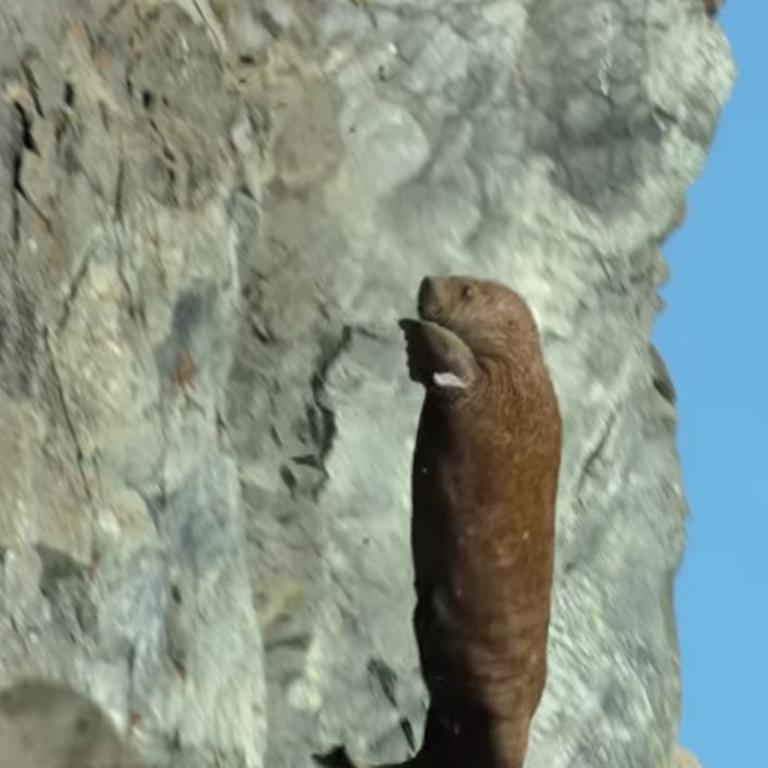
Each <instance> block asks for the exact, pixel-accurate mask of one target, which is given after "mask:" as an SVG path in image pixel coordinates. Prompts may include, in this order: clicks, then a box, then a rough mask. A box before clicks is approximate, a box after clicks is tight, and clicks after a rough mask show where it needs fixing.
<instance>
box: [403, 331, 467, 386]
mask: <svg viewBox="0 0 768 768" xmlns="http://www.w3.org/2000/svg"><path fill="white" fill-rule="evenodd" d="M399 325H400V327H401V328H402V329H403V332H404V333H405V340H406V345H407V352H408V372H409V374H410V377H411V379H412V380H413V381H416V382H418V383H420V384H423V385H424V386H425V387H437V388H439V389H448V388H450V389H466V388H467V387H469V386H470V385H471V384H472V382H473V381H474V380H475V378H476V377H477V373H478V365H477V360H475V356H474V354H473V353H472V350H471V349H470V348H469V347H468V346H467V345H466V344H465V343H464V341H462V340H461V339H460V338H459V337H458V336H457V335H456V334H455V333H453V331H450V330H448V329H447V328H444V327H443V326H441V325H438V324H437V323H433V322H429V321H426V320H409V319H405V320H401V321H400V323H399Z"/></svg>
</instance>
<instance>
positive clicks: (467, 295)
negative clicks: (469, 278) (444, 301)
mask: <svg viewBox="0 0 768 768" xmlns="http://www.w3.org/2000/svg"><path fill="white" fill-rule="evenodd" d="M474 295H475V291H474V289H473V288H472V286H471V285H469V284H468V283H467V284H466V285H462V286H461V298H462V299H463V300H464V301H469V300H470V299H471V298H472V297H473V296H474Z"/></svg>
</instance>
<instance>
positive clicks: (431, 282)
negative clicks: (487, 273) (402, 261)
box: [400, 276, 539, 390]
mask: <svg viewBox="0 0 768 768" xmlns="http://www.w3.org/2000/svg"><path fill="white" fill-rule="evenodd" d="M417 304H418V315H419V319H418V320H414V319H403V320H401V321H400V327H401V328H402V329H403V331H404V332H405V337H406V342H407V348H408V367H409V371H410V375H411V378H412V379H413V380H414V381H418V382H420V383H422V384H424V386H426V387H428V388H435V387H436V388H438V389H445V390H467V389H470V388H471V387H472V385H473V384H474V383H475V381H477V379H478V377H479V376H480V375H481V374H482V372H483V371H487V370H488V369H489V368H490V367H492V366H493V365H494V364H495V363H498V364H501V365H506V364H507V363H509V362H510V361H511V360H513V359H514V358H516V357H520V358H522V359H528V360H530V359H532V357H531V353H532V352H533V353H534V355H535V356H537V355H538V346H539V334H538V329H537V328H536V322H535V320H534V318H533V315H532V314H531V311H530V309H529V307H528V305H527V304H526V303H525V301H524V300H523V299H522V297H521V296H520V295H519V294H517V293H516V292H515V291H513V290H511V289H510V288H507V287H506V286H504V285H502V284H501V283H497V282H495V281H492V280H478V279H476V278H472V277H465V276H449V277H425V278H424V279H423V280H422V281H421V285H420V286H419V292H418V299H417ZM519 353H524V354H519Z"/></svg>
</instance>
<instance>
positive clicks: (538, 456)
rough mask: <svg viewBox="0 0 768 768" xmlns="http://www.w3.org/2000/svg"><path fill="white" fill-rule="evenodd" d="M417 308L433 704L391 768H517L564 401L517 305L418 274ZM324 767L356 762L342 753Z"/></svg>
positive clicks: (414, 369)
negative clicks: (407, 754) (409, 749)
mask: <svg viewBox="0 0 768 768" xmlns="http://www.w3.org/2000/svg"><path fill="white" fill-rule="evenodd" d="M418 305H419V307H418V308H419V319H418V320H402V321H401V322H400V325H401V327H402V328H403V330H404V332H405V336H406V341H407V346H408V365H409V370H410V375H411V378H412V379H413V380H414V381H417V382H420V383H421V384H423V385H424V387H425V389H426V397H425V399H424V405H423V408H422V412H421V418H420V421H419V427H418V433H417V438H416V449H415V452H414V458H413V475H412V495H413V517H412V529H411V537H412V548H413V564H414V572H415V586H416V598H417V602H416V610H415V613H414V629H415V632H416V639H417V643H418V648H419V655H420V661H421V669H422V674H423V677H424V680H425V683H426V686H427V689H428V692H429V697H430V704H429V711H428V715H427V723H426V728H425V733H424V741H423V744H422V747H421V749H420V750H419V752H418V753H417V754H416V755H415V756H414V757H413V758H411V759H410V760H408V761H407V762H405V763H402V764H400V765H401V766H402V768H405V766H410V767H411V768H521V767H522V765H523V760H524V757H525V752H526V748H527V744H528V732H529V728H530V723H531V719H532V717H533V714H534V712H535V711H536V708H537V706H538V704H539V700H540V699H541V695H542V691H543V689H544V682H545V678H546V651H547V635H548V629H549V615H550V593H551V588H552V571H553V559H554V533H555V528H554V515H555V495H556V488H557V476H558V471H559V465H560V446H561V425H560V414H559V410H558V406H557V400H556V397H555V393H554V390H553V387H552V383H551V381H550V378H549V374H548V372H547V369H546V366H545V364H544V360H543V357H542V354H541V348H540V343H539V334H538V330H537V328H536V324H535V321H534V319H533V317H532V315H531V312H530V310H529V309H528V307H527V305H526V304H525V302H524V301H523V300H522V299H521V298H520V297H519V296H518V295H517V294H516V293H514V292H513V291H511V290H509V289H507V288H505V287H504V286H502V285H499V284H498V283H494V282H489V281H479V280H474V279H470V278H463V277H447V278H425V279H424V280H423V281H422V284H421V287H420V289H419V298H418ZM327 764H328V765H331V764H333V765H352V763H351V762H350V761H349V760H348V758H347V757H346V754H345V753H344V751H343V750H341V751H340V752H339V753H336V754H334V756H333V759H332V760H331V761H328V762H327ZM383 768H396V767H395V766H389V767H383Z"/></svg>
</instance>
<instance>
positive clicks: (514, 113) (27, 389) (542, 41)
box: [0, 0, 733, 768]
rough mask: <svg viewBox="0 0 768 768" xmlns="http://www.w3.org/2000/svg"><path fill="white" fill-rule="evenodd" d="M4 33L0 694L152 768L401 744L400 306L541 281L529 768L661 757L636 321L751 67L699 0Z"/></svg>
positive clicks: (415, 680)
mask: <svg viewBox="0 0 768 768" xmlns="http://www.w3.org/2000/svg"><path fill="white" fill-rule="evenodd" d="M0 43H1V44H0V93H1V94H2V98H1V99H0V187H2V190H3V191H2V194H0V418H2V422H3V425H4V429H3V430H2V431H1V432H0V688H4V689H8V695H9V696H12V695H15V694H14V692H15V691H17V690H18V686H22V685H23V684H24V681H27V680H34V681H38V682H37V683H35V684H36V685H49V686H53V687H54V688H55V690H56V691H58V693H56V694H51V696H52V697H53V698H52V699H51V700H52V701H55V702H60V701H63V700H64V699H61V698H56V696H59V697H65V696H71V697H74V698H72V701H73V702H81V698H79V697H83V698H82V701H86V702H90V704H93V706H94V707H95V709H94V711H96V712H98V713H100V714H101V715H102V716H103V717H104V718H105V723H106V724H107V725H105V726H104V729H105V730H104V731H103V733H104V734H107V733H108V734H110V736H109V738H118V736H119V737H122V739H123V741H124V743H125V744H126V745H129V747H130V749H131V750H132V751H133V752H134V754H137V755H140V756H141V759H142V761H143V762H144V763H145V764H146V765H148V766H177V767H178V768H181V767H182V766H183V768H198V767H199V768H209V767H210V768H213V767H214V766H216V767H217V768H243V767H244V768H261V767H262V766H264V767H265V768H309V767H310V766H312V765H314V763H313V760H312V754H313V753H322V752H326V751H328V750H330V749H332V748H334V747H335V746H337V745H339V744H345V745H346V746H347V747H348V749H349V750H350V752H352V753H353V754H355V755H356V756H358V757H360V758H363V759H366V760H383V759H395V758H401V757H404V756H405V755H406V754H408V752H409V751H410V750H411V749H412V748H413V747H414V745H415V744H417V743H418V741H419V740H420V736H421V728H422V724H423V723H422V720H423V714H424V704H425V702H424V689H423V686H422V683H421V680H420V678H419V674H418V665H417V658H416V649H415V645H414V640H413V635H412V632H411V628H410V612H411V608H412V603H413V595H412V591H411V565H410V552H409V541H408V514H409V466H410V452H411V448H412V445H413V437H414V430H415V422H416V418H417V415H418V409H419V405H420V393H419V391H418V390H417V388H416V387H415V386H414V385H412V384H410V383H409V382H408V380H407V376H406V371H405V365H404V357H403V350H402V344H401V342H400V339H399V333H398V331H397V328H396V325H395V320H396V318H397V317H398V316H400V315H401V314H403V313H407V312H410V311H411V310H412V305H413V300H414V297H413V294H414V291H415V288H416V286H417V283H418V280H419V279H420V277H421V276H422V275H423V274H424V273H427V272H444V271H452V272H471V273H473V274H477V275H479V276H492V277H495V278H497V279H501V280H503V281H506V282H508V283H509V284H511V285H512V286H514V287H516V288H517V289H518V290H519V291H520V292H522V293H523V294H524V295H525V296H526V298H527V299H528V300H529V302H530V303H531V305H532V307H533V309H534V311H535V314H536V316H537V318H538V320H539V323H540V326H541V329H542V333H543V338H544V344H545V353H546V357H547V360H548V362H549V364H550V367H551V370H552V374H553V378H554V380H555V385H556V388H557V391H558V395H559V398H560V401H561V409H562V411H563V414H564V421H565V454H564V463H563V468H562V475H561V484H560V498H559V506H558V557H557V574H556V594H555V605H554V614H553V626H552V634H551V647H550V660H551V661H550V678H549V682H548V686H547V690H546V693H545V697H544V700H543V702H542V705H541V707H540V710H539V712H538V714H537V717H536V719H535V723H534V728H533V736H532V743H531V749H530V755H529V758H528V760H527V763H526V765H527V768H566V766H567V767H568V768H603V767H605V768H618V767H620V766H627V767H629V766H632V768H661V767H664V768H666V766H668V765H669V764H670V762H671V761H672V759H673V758H672V753H673V744H674V737H675V731H676V726H677V719H678V715H679V712H678V709H679V679H678V671H677V648H676V639H675V625H674V615H673V609H672V603H671V584H672V579H673V576H674V573H675V570H676V568H677V565H678V563H679V560H680V555H681V550H682V546H683V519H684V506H685V505H684V500H683V496H682V491H681V483H680V475H679V466H678V461H677V456H676V450H675V409H674V387H673V386H672V383H671V382H670V380H669V376H668V374H667V372H666V369H665V367H664V364H663V361H662V360H661V358H660V357H659V356H658V354H657V353H656V352H655V351H654V350H653V349H652V348H651V347H650V345H649V336H650V331H651V326H652V323H653V320H654V316H655V314H656V312H657V311H658V309H659V305H660V302H659V300H658V298H657V293H656V292H657V288H658V286H659V284H660V283H661V282H662V281H663V280H664V278H665V274H666V272H665V265H664V262H663V259H662V257H661V254H660V252H659V245H660V244H661V243H662V241H663V239H664V237H665V236H666V234H667V233H669V232H670V231H671V230H672V229H674V228H675V227H676V226H677V225H679V223H680V221H681V219H682V216H683V212H684V196H685V193H686V190H687V188H688V186H689V184H690V183H691V181H692V180H693V179H694V178H695V176H696V175H697V173H698V172H699V170H700V168H701V165H702V162H703V160H704V158H705V156H706V153H707V151H708V147H709V143H710V141H711V139H712V135H713V131H714V129H715V126H716V122H717V118H718V115H719V111H720V109H721V106H722V104H723V102H724V100H725V98H726V97H727V94H728V91H729V88H730V84H731V81H732V78H733V68H732V64H731V60H730V56H729V52H728V48H727V45H726V42H725V40H724V37H723V35H722V33H721V31H720V30H719V28H718V26H717V25H716V23H715V22H713V21H712V20H711V19H709V18H708V17H707V15H706V13H705V9H704V8H703V7H702V3H701V0H663V1H662V0H641V2H637V1H635V2H629V0H585V2H581V3H574V2H572V0H537V1H536V2H527V1H525V0H498V1H497V2H451V1H450V0H449V1H447V2H446V1H445V0H443V2H436V1H435V0H422V2H420V3H416V4H410V5H409V4H402V3H399V2H390V1H389V0H377V1H376V2H374V0H368V1H367V2H365V3H354V2H352V0H312V1H311V2H310V0H263V1H262V0H249V1H246V0H215V1H214V0H177V1H176V2H172V1H171V0H165V1H163V0H113V1H112V2H106V0H103V1H100V0H61V2H58V3H50V2H49V0H3V2H2V4H1V5H0ZM14 686H15V687H14ZM62 691H63V692H62ZM67 692H68V693H67ZM38 698H39V696H38ZM38 698H35V697H32V699H31V701H32V705H30V704H29V701H30V699H27V700H25V701H27V705H26V706H33V705H34V702H35V701H37V700H38ZM44 698H45V697H44ZM46 700H47V699H46ZM51 706H53V705H51ZM57 706H58V705H57ZM61 706H62V708H63V709H67V707H66V706H65V705H64V704H62V705H61ZM72 706H73V707H75V708H77V707H78V706H80V704H72ZM83 706H85V704H83ZM0 709H2V703H0ZM25 711H26V710H25ZM57 711H58V710H57ZM62 711H63V710H62ZM72 711H74V710H71V709H67V712H69V714H67V715H66V717H74V715H72V714H71V713H72ZM37 716H38V715H34V716H33V715H30V717H32V719H33V720H34V717H37ZM40 716H41V717H42V715H40ZM22 719H23V718H22ZM17 720H18V718H17V715H16V710H13V712H12V717H10V720H9V722H14V723H15V722H17ZM25 722H27V721H25ZM107 726H108V727H107ZM4 727H5V726H4ZM19 727H21V726H19ZM25 727H26V726H25ZM110 729H112V730H110ZM41 730H44V731H46V732H47V730H48V729H47V728H41ZM14 733H15V736H14V738H19V734H20V733H21V731H19V730H18V729H17V730H15V731H14ZM100 733H101V731H100ZM9 738H10V737H9ZM41 738H42V737H41ZM99 738H102V737H99ZM103 738H104V739H107V740H108V737H107V736H106V735H105V736H103ZM97 741H98V740H97ZM110 743H112V742H110ZM89 748H91V747H89ZM100 748H101V747H98V745H97V746H95V747H93V749H100ZM94 754H96V753H94ZM116 759H118V758H116ZM119 759H122V758H119ZM41 760H42V758H41ZM119 764H120V763H115V766H117V765H119ZM43 765H48V763H43V762H41V763H40V768H42V766H43ZM52 765H58V764H55V763H54V764H52ZM78 765H79V764H78ZM32 768H37V766H34V767H32ZM67 768H68V766H67Z"/></svg>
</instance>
